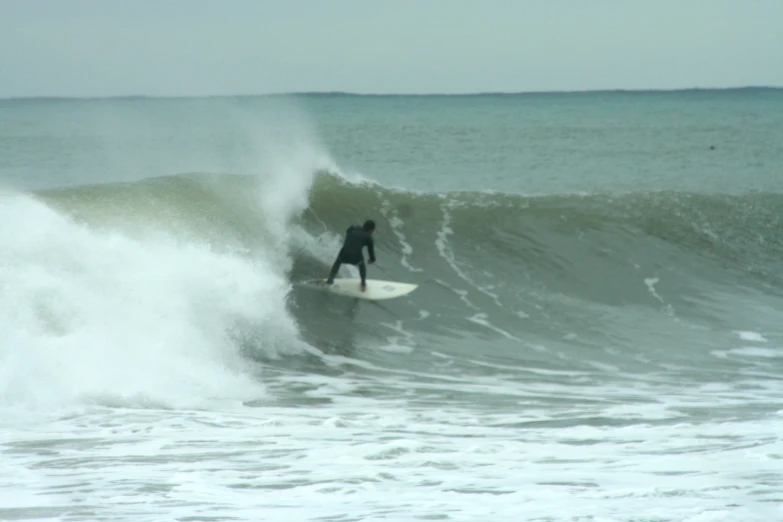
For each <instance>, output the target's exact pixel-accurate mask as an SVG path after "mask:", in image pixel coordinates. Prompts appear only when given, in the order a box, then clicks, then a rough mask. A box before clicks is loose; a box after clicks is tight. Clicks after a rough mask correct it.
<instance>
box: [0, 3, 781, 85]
mask: <svg viewBox="0 0 783 522" xmlns="http://www.w3.org/2000/svg"><path fill="white" fill-rule="evenodd" d="M750 85H752V86H783V0H279V1H272V0H0V97H13V96H113V95H153V96H157V95H184V96H192V95H224V94H228V95H230V94H264V93H270V92H301V91H348V92H360V93H433V92H438V93H464V92H479V91H481V92H487V91H492V92H500V91H502V92H517V91H552V90H555V91H562V90H590V89H672V88H691V87H738V86H750Z"/></svg>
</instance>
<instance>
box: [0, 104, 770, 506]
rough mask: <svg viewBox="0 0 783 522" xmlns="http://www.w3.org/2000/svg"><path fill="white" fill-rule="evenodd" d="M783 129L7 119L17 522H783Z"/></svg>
mask: <svg viewBox="0 0 783 522" xmlns="http://www.w3.org/2000/svg"><path fill="white" fill-rule="evenodd" d="M781 104H783V95H781V92H780V91H779V90H764V89H762V90H752V89H751V90H735V91H695V92H691V91H687V92H671V93H638V94H633V93H574V94H538V95H502V96H493V95H481V96H450V97H440V96H411V97H406V96H389V97H385V96H369V97H367V96H351V95H341V94H335V95H303V96H291V97H286V96H272V97H238V98H195V99H148V98H121V99H96V100H58V99H33V100H0V186H1V187H2V188H0V223H2V225H0V332H2V337H0V519H4V520H42V521H43V520H47V521H48V520H69V521H71V520H74V521H75V520H100V521H108V520H116V521H120V520H122V521H124V520H134V521H135V520H265V521H275V520H281V521H282V520H313V521H314V520H320V521H340V522H344V521H345V522H347V521H369V520H386V521H391V520H396V521H412V520H471V521H472V520H498V521H499V520H509V521H511V520H514V521H517V520H531V521H561V520H570V521H588V520H591V521H602V522H603V521H631V520H634V521H650V522H652V521H670V520H677V521H689V522H706V521H709V522H719V521H720V522H723V521H756V520H758V521H770V520H783V494H781V491H783V468H782V467H781V461H782V459H783V443H782V442H781V438H780V431H781V426H782V425H783V424H782V423H783V417H781V415H783V409H782V408H781V407H780V396H781V392H783V385H782V384H781V382H783V380H782V379H783V366H782V365H783V327H781V325H783V277H782V276H781V269H782V268H783V262H782V261H781V254H783V226H782V225H783V224H782V223H781V215H783V214H781V212H782V211H783V184H782V183H783V177H781V175H780V173H781V172H782V171H783V147H781V145H780V143H778V142H777V141H776V140H775V139H774V137H773V136H774V135H775V134H774V133H775V131H776V130H777V131H779V130H780V129H783V119H781V116H780V114H783V111H780V110H779V109H780V107H781ZM776 109H777V110H776ZM740 131H741V132H740ZM777 135H779V134H777ZM367 218H372V219H374V220H375V221H376V223H377V224H378V229H377V231H376V234H375V238H376V239H375V241H376V252H377V256H378V263H377V264H375V265H371V266H370V267H369V277H370V278H377V279H391V280H398V281H406V282H412V283H416V284H418V285H419V288H418V289H417V290H416V291H415V292H413V293H412V294H409V295H407V296H405V297H402V298H399V299H394V300H390V301H383V302H377V303H373V302H366V301H359V300H353V299H348V298H343V297H337V296H332V295H329V294H326V293H323V292H317V291H313V290H310V289H307V288H303V287H301V286H298V285H296V283H297V282H299V281H303V280H306V279H310V278H313V277H323V276H325V274H326V273H327V272H328V269H329V267H330V265H331V263H332V261H333V260H334V256H335V255H336V253H337V250H338V249H339V247H340V244H341V239H342V234H343V232H344V230H345V229H346V228H347V226H348V225H350V224H352V223H361V222H362V221H363V220H364V219H367ZM342 273H343V275H348V276H351V275H356V274H357V273H358V272H357V271H356V270H355V268H353V267H344V268H343V269H342Z"/></svg>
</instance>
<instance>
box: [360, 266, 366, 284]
mask: <svg viewBox="0 0 783 522" xmlns="http://www.w3.org/2000/svg"><path fill="white" fill-rule="evenodd" d="M359 277H361V278H362V286H364V285H366V284H367V265H365V264H364V260H362V261H361V262H360V263H359Z"/></svg>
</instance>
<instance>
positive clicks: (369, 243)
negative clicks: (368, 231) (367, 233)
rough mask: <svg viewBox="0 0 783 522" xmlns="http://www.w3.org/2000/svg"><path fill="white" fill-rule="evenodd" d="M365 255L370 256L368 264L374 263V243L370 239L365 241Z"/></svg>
mask: <svg viewBox="0 0 783 522" xmlns="http://www.w3.org/2000/svg"><path fill="white" fill-rule="evenodd" d="M367 253H368V254H370V263H375V243H374V241H373V240H372V238H369V239H368V240H367Z"/></svg>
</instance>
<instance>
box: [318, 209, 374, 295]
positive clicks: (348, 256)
mask: <svg viewBox="0 0 783 522" xmlns="http://www.w3.org/2000/svg"><path fill="white" fill-rule="evenodd" d="M373 232H375V222H374V221H373V220H372V219H368V220H367V221H365V222H364V225H362V226H361V227H358V226H356V225H351V226H350V227H348V230H346V231H345V240H344V241H343V247H342V248H341V249H340V253H339V254H337V259H336V260H335V261H334V264H333V265H332V271H331V272H330V273H329V278H328V279H327V280H326V284H328V285H331V284H332V283H334V276H336V275H337V271H338V270H339V269H340V265H341V264H343V263H347V264H349V265H358V266H359V275H360V276H361V278H362V292H364V291H365V290H367V267H366V265H365V264H364V255H363V254H362V249H363V248H364V247H367V253H368V254H369V255H370V263H371V264H372V263H375V245H374V244H373V241H372V233H373Z"/></svg>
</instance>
